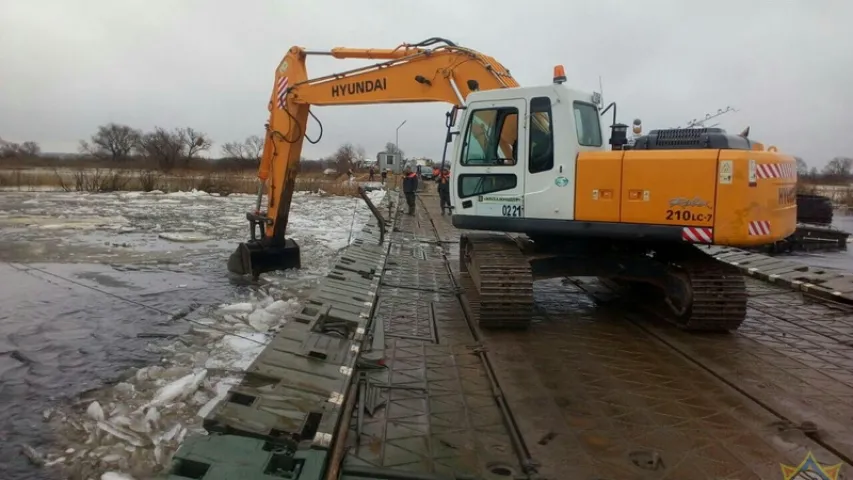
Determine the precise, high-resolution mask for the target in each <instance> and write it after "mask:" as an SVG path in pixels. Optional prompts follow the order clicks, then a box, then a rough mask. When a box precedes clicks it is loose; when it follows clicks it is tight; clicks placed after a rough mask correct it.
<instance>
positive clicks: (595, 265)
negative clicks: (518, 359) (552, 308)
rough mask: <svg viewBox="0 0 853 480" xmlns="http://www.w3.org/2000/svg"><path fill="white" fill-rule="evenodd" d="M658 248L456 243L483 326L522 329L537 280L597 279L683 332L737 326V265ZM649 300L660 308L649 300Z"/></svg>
mask: <svg viewBox="0 0 853 480" xmlns="http://www.w3.org/2000/svg"><path fill="white" fill-rule="evenodd" d="M655 247H656V245H654V244H627V243H626V244H619V243H617V242H607V241H601V240H599V241H595V242H593V241H589V240H575V239H569V238H565V237H534V238H533V239H531V238H527V237H524V236H518V237H511V236H509V235H504V234H488V233H472V234H466V235H463V236H462V237H461V239H460V269H461V271H462V272H467V273H468V274H469V275H470V277H471V279H472V281H473V283H474V285H475V287H476V288H477V291H478V303H479V305H478V307H479V308H477V309H475V312H476V315H477V321H478V322H479V324H480V326H482V327H484V328H516V329H518V328H527V327H528V326H529V325H530V323H531V319H532V318H533V316H534V313H535V312H534V299H533V282H534V280H538V279H545V278H554V277H599V278H601V279H603V280H604V281H606V282H609V283H612V284H615V285H618V286H619V287H620V291H622V293H624V295H625V298H626V299H630V298H635V297H636V298H641V299H642V300H639V299H638V300H637V303H638V304H639V303H641V302H642V304H644V305H653V307H652V308H654V309H655V310H656V313H658V314H659V316H660V317H662V318H664V319H666V320H667V321H669V322H671V323H673V324H675V325H676V326H678V327H680V328H683V329H685V330H689V331H732V330H736V329H737V328H738V327H739V326H740V324H741V323H742V322H743V320H744V318H745V316H746V299H747V295H746V285H745V282H744V279H743V275H742V274H741V273H740V272H739V271H738V270H737V269H736V268H735V267H733V266H731V265H728V264H726V263H723V262H720V261H718V260H716V259H714V258H713V257H711V256H709V255H707V254H705V253H704V252H702V250H700V249H699V248H697V247H694V246H692V245H689V244H685V245H673V244H671V243H670V244H666V245H660V246H659V248H658V249H657V250H656V249H655ZM653 296H656V297H658V298H657V300H659V301H658V302H657V303H655V302H650V301H649V300H650V299H651V298H652V297H653Z"/></svg>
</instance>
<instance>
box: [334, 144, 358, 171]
mask: <svg viewBox="0 0 853 480" xmlns="http://www.w3.org/2000/svg"><path fill="white" fill-rule="evenodd" d="M332 160H334V162H335V166H336V167H337V170H338V172H346V171H347V170H349V169H350V168H352V166H353V164H354V163H355V160H356V151H355V147H353V145H352V144H351V143H345V144H343V145H341V146H340V147H338V149H337V150H336V151H335V153H334V154H333V155H332Z"/></svg>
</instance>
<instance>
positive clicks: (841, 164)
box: [823, 157, 853, 179]
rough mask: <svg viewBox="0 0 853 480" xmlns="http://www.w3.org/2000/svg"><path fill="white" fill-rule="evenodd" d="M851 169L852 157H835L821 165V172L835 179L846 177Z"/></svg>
mask: <svg viewBox="0 0 853 480" xmlns="http://www.w3.org/2000/svg"><path fill="white" fill-rule="evenodd" d="M851 169H853V158H848V157H835V158H833V159H832V160H830V161H829V163H828V164H826V166H825V167H823V174H824V175H826V176H828V177H834V178H837V179H840V178H847V177H849V176H850V171H851Z"/></svg>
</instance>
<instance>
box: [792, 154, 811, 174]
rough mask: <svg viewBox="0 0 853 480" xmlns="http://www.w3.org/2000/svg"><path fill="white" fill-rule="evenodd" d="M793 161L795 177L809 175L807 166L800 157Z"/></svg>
mask: <svg viewBox="0 0 853 480" xmlns="http://www.w3.org/2000/svg"><path fill="white" fill-rule="evenodd" d="M794 160H796V161H797V176H799V177H805V176H807V175H808V174H809V166H808V165H807V164H806V161H805V160H803V159H802V158H800V157H794Z"/></svg>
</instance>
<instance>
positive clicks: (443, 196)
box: [438, 167, 453, 215]
mask: <svg viewBox="0 0 853 480" xmlns="http://www.w3.org/2000/svg"><path fill="white" fill-rule="evenodd" d="M438 201H439V205H440V206H441V214H442V215H444V209H445V208H446V209H447V213H451V209H452V208H453V207H451V206H450V169H449V168H447V167H444V171H443V172H441V174H440V175H439V176H438Z"/></svg>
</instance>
